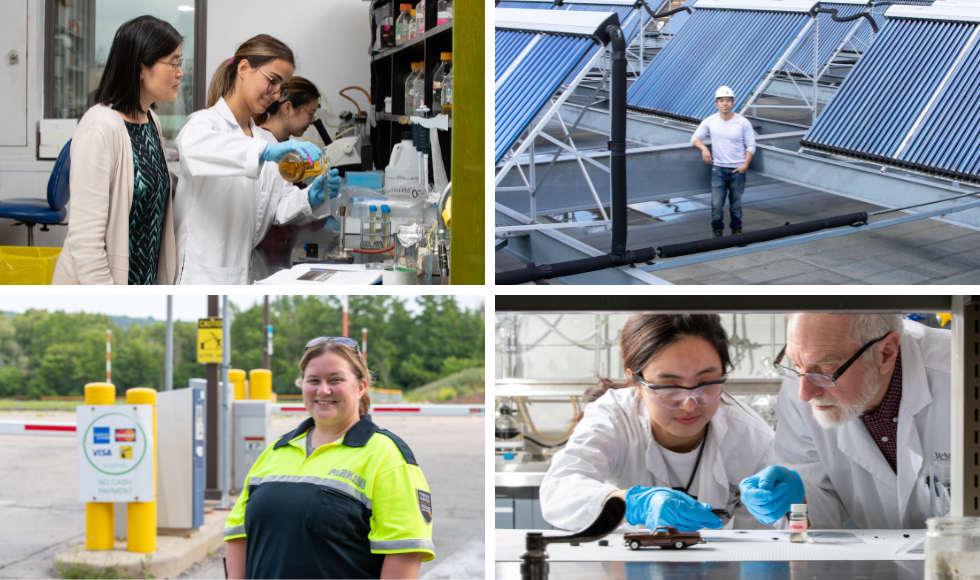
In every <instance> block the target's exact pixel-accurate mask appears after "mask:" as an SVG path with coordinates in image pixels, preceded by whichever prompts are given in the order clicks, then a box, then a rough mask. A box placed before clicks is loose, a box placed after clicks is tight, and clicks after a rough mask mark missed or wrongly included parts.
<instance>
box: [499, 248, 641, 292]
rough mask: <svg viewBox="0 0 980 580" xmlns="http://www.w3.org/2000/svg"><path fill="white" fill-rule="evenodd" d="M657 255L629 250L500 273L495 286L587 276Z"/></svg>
mask: <svg viewBox="0 0 980 580" xmlns="http://www.w3.org/2000/svg"><path fill="white" fill-rule="evenodd" d="M656 255H657V251H656V250H655V249H654V248H641V249H639V250H628V251H627V252H626V254H625V255H623V256H619V255H616V254H605V255H603V256H594V257H592V258H583V259H581V260H571V261H569V262H558V263H556V264H540V265H537V266H531V267H528V268H524V269H523V270H511V271H510V272H498V273H497V276H496V279H495V280H494V283H495V284H498V285H503V284H524V283H526V282H536V281H538V280H547V279H549V278H561V277H563V276H574V275H576V274H586V273H588V272H595V271H597V270H605V269H606V268H618V267H620V266H629V265H631V264H640V263H644V262H649V261H650V260H652V259H654V258H655V257H656Z"/></svg>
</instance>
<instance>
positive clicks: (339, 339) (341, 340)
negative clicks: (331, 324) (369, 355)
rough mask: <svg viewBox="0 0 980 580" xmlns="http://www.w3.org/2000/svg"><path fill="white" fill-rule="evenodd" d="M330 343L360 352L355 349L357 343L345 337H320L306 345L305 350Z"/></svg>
mask: <svg viewBox="0 0 980 580" xmlns="http://www.w3.org/2000/svg"><path fill="white" fill-rule="evenodd" d="M330 341H333V342H336V343H337V344H339V345H341V346H346V347H348V348H352V349H354V350H355V351H357V352H360V349H359V348H358V347H357V341H356V340H354V339H353V338H347V337H346V336H320V337H317V338H314V339H313V340H311V341H310V342H308V343H306V348H313V347H314V346H316V345H318V344H322V343H324V342H330Z"/></svg>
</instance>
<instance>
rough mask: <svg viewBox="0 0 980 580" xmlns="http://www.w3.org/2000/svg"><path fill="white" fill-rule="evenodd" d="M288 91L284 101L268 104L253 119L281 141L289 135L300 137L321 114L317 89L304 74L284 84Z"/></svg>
mask: <svg viewBox="0 0 980 580" xmlns="http://www.w3.org/2000/svg"><path fill="white" fill-rule="evenodd" d="M283 90H285V91H286V92H287V93H289V96H288V97H286V99H285V100H284V101H278V102H275V103H272V104H271V105H269V107H268V108H267V109H266V110H265V113H262V114H259V115H253V117H252V119H254V120H255V122H256V123H258V124H259V127H261V128H263V129H265V130H266V131H268V132H269V133H271V134H272V136H273V137H275V138H276V141H277V142H279V143H282V142H284V141H288V140H289V139H290V138H291V137H302V136H303V134H304V133H306V131H307V129H309V128H310V125H312V124H313V121H316V120H317V118H319V116H320V91H319V89H317V88H316V85H314V84H313V83H311V82H310V81H308V80H307V79H305V78H303V77H299V76H296V77H293V78H291V79H289V82H288V83H286V84H285V85H283Z"/></svg>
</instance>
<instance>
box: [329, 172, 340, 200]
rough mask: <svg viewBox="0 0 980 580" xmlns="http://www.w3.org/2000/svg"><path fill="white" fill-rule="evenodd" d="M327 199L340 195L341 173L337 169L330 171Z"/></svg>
mask: <svg viewBox="0 0 980 580" xmlns="http://www.w3.org/2000/svg"><path fill="white" fill-rule="evenodd" d="M327 190H328V191H327V197H329V198H330V199H333V198H335V197H337V196H338V195H340V172H339V171H337V170H336V169H331V170H330V175H329V176H328V178H327Z"/></svg>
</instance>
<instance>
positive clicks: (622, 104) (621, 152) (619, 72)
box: [606, 25, 626, 256]
mask: <svg viewBox="0 0 980 580" xmlns="http://www.w3.org/2000/svg"><path fill="white" fill-rule="evenodd" d="M606 34H607V35H608V36H609V47H610V49H611V52H612V56H611V57H612V75H611V77H610V81H609V83H610V95H609V102H610V108H611V111H610V116H609V189H610V192H611V193H610V211H611V213H612V245H611V248H612V253H613V254H615V255H617V256H623V255H625V254H626V38H625V37H624V36H623V31H622V30H621V29H620V28H619V26H615V25H610V26H607V27H606Z"/></svg>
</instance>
